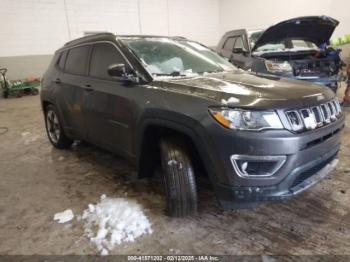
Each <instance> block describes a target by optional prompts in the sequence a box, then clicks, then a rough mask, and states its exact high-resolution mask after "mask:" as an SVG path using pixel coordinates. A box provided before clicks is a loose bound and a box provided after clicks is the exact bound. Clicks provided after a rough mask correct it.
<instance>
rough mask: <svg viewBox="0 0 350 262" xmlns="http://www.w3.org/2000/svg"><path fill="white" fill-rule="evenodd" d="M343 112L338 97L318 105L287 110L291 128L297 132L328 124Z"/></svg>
mask: <svg viewBox="0 0 350 262" xmlns="http://www.w3.org/2000/svg"><path fill="white" fill-rule="evenodd" d="M341 114H342V112H341V107H340V104H339V101H338V100H337V99H333V100H332V101H329V102H327V103H324V104H321V105H318V106H314V107H310V108H303V109H300V110H291V111H287V112H286V116H287V119H288V121H289V124H290V126H291V129H292V131H295V132H302V131H305V130H312V129H316V128H318V127H321V126H324V125H327V124H329V123H331V122H333V121H335V120H337V119H338V118H339V117H340V116H341Z"/></svg>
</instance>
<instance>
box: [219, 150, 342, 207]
mask: <svg viewBox="0 0 350 262" xmlns="http://www.w3.org/2000/svg"><path fill="white" fill-rule="evenodd" d="M336 154H337V153H335V154H334V155H332V156H329V155H326V156H325V157H324V158H326V159H324V158H322V159H320V160H315V161H313V162H311V163H308V164H307V165H305V166H302V167H299V168H298V169H297V170H295V171H294V172H293V173H292V174H290V175H289V177H288V179H286V181H285V182H284V183H281V184H279V185H276V186H270V187H255V186H251V187H227V186H223V185H220V186H219V192H220V193H219V200H220V203H221V205H222V206H223V208H225V209H230V208H249V207H255V206H256V205H257V204H258V203H260V202H266V201H277V200H285V199H288V198H291V197H293V196H295V195H297V194H299V193H301V192H303V191H305V190H307V189H308V188H310V187H312V186H313V185H315V184H316V183H318V182H319V181H321V180H322V179H323V178H325V177H326V176H327V175H329V174H330V173H331V172H332V171H333V170H334V169H335V167H336V166H337V164H338V161H339V160H338V158H337V157H336ZM310 166H312V167H310Z"/></svg>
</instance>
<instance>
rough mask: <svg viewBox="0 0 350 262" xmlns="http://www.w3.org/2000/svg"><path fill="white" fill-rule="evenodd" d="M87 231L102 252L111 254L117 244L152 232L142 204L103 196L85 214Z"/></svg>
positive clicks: (90, 205) (102, 253)
mask: <svg viewBox="0 0 350 262" xmlns="http://www.w3.org/2000/svg"><path fill="white" fill-rule="evenodd" d="M81 219H82V220H84V229H85V235H86V236H87V237H88V238H89V239H90V241H91V242H92V243H93V244H94V245H95V246H96V248H97V250H98V251H99V252H100V253H101V255H108V253H109V250H111V249H112V248H113V247H114V246H115V245H119V244H121V243H122V242H133V241H134V240H135V239H136V238H138V237H140V236H142V235H144V234H152V228H151V224H150V222H149V220H148V219H147V217H146V216H145V215H144V213H143V211H142V207H141V206H140V205H139V204H138V203H136V202H134V201H130V200H127V199H123V198H108V197H106V195H102V196H101V200H100V202H99V203H97V204H96V205H93V204H89V206H88V209H86V210H84V212H83V215H82V217H81Z"/></svg>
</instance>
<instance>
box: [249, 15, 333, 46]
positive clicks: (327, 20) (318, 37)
mask: <svg viewBox="0 0 350 262" xmlns="http://www.w3.org/2000/svg"><path fill="white" fill-rule="evenodd" d="M338 24H339V22H338V21H337V20H335V19H333V18H331V17H328V16H304V17H297V18H293V19H289V20H286V21H282V22H280V23H278V24H276V25H273V26H271V27H269V28H268V29H266V30H265V32H263V33H262V34H261V36H260V37H259V38H258V40H256V42H255V45H254V47H253V48H252V51H255V50H256V49H257V48H258V47H260V46H262V45H265V44H268V43H272V42H278V41H282V40H284V39H288V38H294V39H303V40H308V41H310V42H313V43H315V44H316V45H317V46H319V45H320V44H322V43H325V42H327V41H328V40H329V39H330V38H331V36H332V34H333V32H334V29H335V28H336V27H337V26H338Z"/></svg>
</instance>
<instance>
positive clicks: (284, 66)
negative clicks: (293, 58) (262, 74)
mask: <svg viewBox="0 0 350 262" xmlns="http://www.w3.org/2000/svg"><path fill="white" fill-rule="evenodd" d="M265 66H266V69H267V71H269V72H272V73H276V72H280V73H281V72H292V71H293V68H292V67H291V65H290V64H289V63H288V62H287V61H284V62H279V61H271V60H265Z"/></svg>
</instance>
